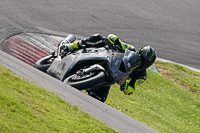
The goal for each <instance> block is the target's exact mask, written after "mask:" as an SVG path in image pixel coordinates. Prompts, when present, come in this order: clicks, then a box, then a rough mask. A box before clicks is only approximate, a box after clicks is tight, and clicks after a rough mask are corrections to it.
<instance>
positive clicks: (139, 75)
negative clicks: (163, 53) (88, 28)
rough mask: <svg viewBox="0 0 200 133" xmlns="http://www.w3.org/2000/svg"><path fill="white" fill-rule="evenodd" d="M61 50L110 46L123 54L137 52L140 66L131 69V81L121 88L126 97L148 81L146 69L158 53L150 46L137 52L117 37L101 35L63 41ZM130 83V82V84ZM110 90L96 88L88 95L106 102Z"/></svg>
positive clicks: (108, 88) (108, 87) (107, 88)
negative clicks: (117, 48) (72, 41)
mask: <svg viewBox="0 0 200 133" xmlns="http://www.w3.org/2000/svg"><path fill="white" fill-rule="evenodd" d="M60 44H61V45H60V46H61V48H63V49H64V50H66V51H73V50H77V49H82V47H83V46H85V47H104V46H105V45H107V44H109V46H118V47H120V49H121V52H125V50H126V49H128V50H130V51H133V52H136V53H137V55H138V57H139V59H140V65H139V67H137V68H136V69H135V68H134V69H133V70H132V68H131V67H130V70H131V74H130V76H129V79H130V80H126V82H125V83H124V84H123V85H122V86H120V90H121V91H123V92H124V94H126V95H131V94H133V93H134V91H135V89H136V87H137V86H138V85H140V84H142V83H143V82H144V81H145V80H146V79H147V73H146V69H147V68H148V67H149V66H151V65H152V64H153V63H154V62H155V59H156V52H155V50H154V49H153V48H152V47H150V46H145V47H142V48H140V49H139V51H136V50H135V47H134V46H132V45H130V44H126V43H124V42H122V41H121V40H120V39H119V38H118V37H117V36H116V35H114V34H109V35H108V36H107V38H105V37H103V36H102V35H100V34H93V35H92V36H90V37H88V38H84V39H81V40H80V41H77V42H74V43H69V42H67V40H66V39H64V40H63V41H61V43H60ZM131 65H133V64H131ZM129 81H130V82H129ZM109 90H110V86H106V87H101V88H95V89H93V90H92V91H87V92H88V94H89V95H90V96H92V97H94V98H96V99H98V100H100V101H102V102H105V101H106V99H107V96H108V93H109Z"/></svg>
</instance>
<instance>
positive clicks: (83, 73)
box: [34, 35, 140, 90]
mask: <svg viewBox="0 0 200 133" xmlns="http://www.w3.org/2000/svg"><path fill="white" fill-rule="evenodd" d="M75 40H76V37H75V36H73V35H69V36H68V37H67V38H66V41H67V42H68V43H72V42H74V41H75ZM101 41H102V40H101ZM101 41H100V43H101ZM130 52H131V51H130V50H128V49H126V50H125V52H122V50H121V49H120V48H119V47H117V46H112V47H111V46H109V45H106V46H104V47H100V48H86V47H85V46H84V45H83V46H82V49H79V50H76V51H73V52H67V51H65V50H63V49H62V46H61V45H59V46H58V49H57V51H55V52H54V53H52V54H51V55H49V56H46V57H44V58H42V59H40V60H38V61H37V62H36V63H35V65H34V67H35V68H37V69H39V70H41V71H43V72H45V73H47V74H49V75H51V76H53V77H55V78H57V79H59V80H61V81H62V82H64V83H66V84H68V85H70V86H72V87H74V88H76V89H79V90H83V89H85V90H92V89H95V88H96V87H104V86H111V85H112V84H115V83H117V84H119V85H120V86H121V85H123V84H124V83H125V81H126V79H127V78H128V77H129V75H130V73H131V70H130V69H129V68H130V60H131V58H133V57H135V58H138V56H134V53H132V54H131V55H132V56H130ZM138 60H139V59H135V66H134V67H133V66H132V68H131V69H134V68H136V67H138V66H139V64H140V63H139V62H138Z"/></svg>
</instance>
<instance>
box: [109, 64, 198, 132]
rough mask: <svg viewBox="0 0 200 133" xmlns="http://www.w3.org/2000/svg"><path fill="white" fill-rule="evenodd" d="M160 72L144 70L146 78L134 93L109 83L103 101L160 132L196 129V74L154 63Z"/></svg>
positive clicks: (168, 65)
mask: <svg viewBox="0 0 200 133" xmlns="http://www.w3.org/2000/svg"><path fill="white" fill-rule="evenodd" d="M156 66H157V67H158V70H159V71H160V73H161V74H162V75H163V76H161V75H159V74H156V73H154V72H151V71H149V70H148V71H147V73H148V79H147V80H146V81H145V82H144V83H143V84H142V85H141V86H139V87H138V88H137V89H136V91H135V93H134V95H131V96H124V94H123V93H122V92H120V91H119V86H118V85H113V86H112V88H111V91H110V94H109V97H108V100H107V102H106V103H107V104H108V105H110V106H112V107H114V108H116V109H118V110H119V111H121V112H123V113H125V114H127V115H129V116H131V117H132V118H134V119H136V120H138V121H140V122H142V123H144V124H146V125H148V126H150V127H152V128H154V129H156V130H158V131H160V132H163V133H183V132H190V133H198V132H200V96H199V91H200V88H199V87H200V78H199V77H200V73H195V72H192V71H190V70H189V69H187V68H184V67H182V66H179V65H173V64H168V63H160V62H156Z"/></svg>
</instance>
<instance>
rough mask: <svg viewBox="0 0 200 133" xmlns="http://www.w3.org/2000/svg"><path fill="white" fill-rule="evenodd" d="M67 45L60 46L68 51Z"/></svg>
mask: <svg viewBox="0 0 200 133" xmlns="http://www.w3.org/2000/svg"><path fill="white" fill-rule="evenodd" d="M68 47H69V46H67V45H62V46H61V49H63V50H64V51H69V48H68Z"/></svg>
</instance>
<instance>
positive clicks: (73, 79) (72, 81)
mask: <svg viewBox="0 0 200 133" xmlns="http://www.w3.org/2000/svg"><path fill="white" fill-rule="evenodd" d="M105 80H106V75H105V73H104V72H103V71H97V72H92V73H89V74H86V75H84V76H79V75H78V74H73V75H71V76H69V77H67V78H66V79H65V80H64V83H66V84H68V85H70V86H72V87H74V88H76V89H79V90H83V89H87V88H93V87H95V86H97V85H99V84H101V83H102V82H104V81H105Z"/></svg>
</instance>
